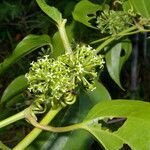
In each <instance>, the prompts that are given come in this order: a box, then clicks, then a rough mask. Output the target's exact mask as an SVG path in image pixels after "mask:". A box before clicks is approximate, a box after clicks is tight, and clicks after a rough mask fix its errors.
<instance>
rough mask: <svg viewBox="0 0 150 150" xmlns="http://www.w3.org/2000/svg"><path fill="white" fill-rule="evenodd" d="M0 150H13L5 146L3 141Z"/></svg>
mask: <svg viewBox="0 0 150 150" xmlns="http://www.w3.org/2000/svg"><path fill="white" fill-rule="evenodd" d="M0 149H2V150H11V149H10V148H9V147H7V146H6V145H5V144H3V143H2V142H1V141H0Z"/></svg>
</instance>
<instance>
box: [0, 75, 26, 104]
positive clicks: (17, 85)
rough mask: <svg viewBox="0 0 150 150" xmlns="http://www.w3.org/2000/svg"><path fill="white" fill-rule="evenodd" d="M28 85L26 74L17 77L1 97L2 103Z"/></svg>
mask: <svg viewBox="0 0 150 150" xmlns="http://www.w3.org/2000/svg"><path fill="white" fill-rule="evenodd" d="M27 86H28V82H27V79H26V78H25V76H24V75H21V76H19V77H17V78H16V79H14V80H13V81H12V82H11V83H10V84H9V85H8V87H7V88H6V89H5V91H4V93H3V95H2V98H1V103H4V102H7V101H9V100H10V99H12V98H13V97H14V96H16V95H17V94H19V93H21V92H22V91H23V90H25V89H26V88H27Z"/></svg>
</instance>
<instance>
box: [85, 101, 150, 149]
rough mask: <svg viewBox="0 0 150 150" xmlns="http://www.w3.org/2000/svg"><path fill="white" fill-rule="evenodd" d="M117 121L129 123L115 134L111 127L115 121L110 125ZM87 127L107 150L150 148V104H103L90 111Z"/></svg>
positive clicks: (127, 102)
mask: <svg viewBox="0 0 150 150" xmlns="http://www.w3.org/2000/svg"><path fill="white" fill-rule="evenodd" d="M113 118H125V119H126V120H125V121H124V122H123V123H122V124H121V125H120V126H119V128H118V129H117V130H115V131H113V130H112V129H111V128H110V127H108V125H109V126H112V125H113V122H112V123H109V121H110V120H112V119H113ZM102 122H103V123H102ZM104 123H105V124H104ZM84 125H85V126H84ZM84 125H83V126H84V128H85V129H86V130H88V131H89V132H90V133H91V134H93V135H94V136H95V137H96V138H97V140H98V141H99V142H100V143H101V144H102V145H103V147H104V148H105V149H107V150H119V149H121V148H123V146H124V145H127V146H128V147H130V148H131V149H132V150H148V149H150V144H149V141H150V104H149V103H147V102H142V101H134V100H132V101H131V100H113V101H110V102H104V103H99V104H97V105H96V106H94V107H93V108H92V109H91V110H90V112H89V114H88V115H87V118H86V119H85V120H84Z"/></svg>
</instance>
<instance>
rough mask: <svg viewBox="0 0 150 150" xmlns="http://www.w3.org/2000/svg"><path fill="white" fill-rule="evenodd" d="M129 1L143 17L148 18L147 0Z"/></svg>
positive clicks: (149, 13) (148, 2) (149, 2)
mask: <svg viewBox="0 0 150 150" xmlns="http://www.w3.org/2000/svg"><path fill="white" fill-rule="evenodd" d="M129 2H130V3H131V5H132V6H133V8H134V9H135V10H136V11H137V13H139V14H141V15H142V17H144V18H147V19H150V9H149V6H150V1H149V0H129Z"/></svg>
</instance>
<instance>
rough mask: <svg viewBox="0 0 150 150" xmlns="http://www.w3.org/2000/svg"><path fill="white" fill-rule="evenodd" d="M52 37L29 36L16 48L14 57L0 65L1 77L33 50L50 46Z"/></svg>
mask: <svg viewBox="0 0 150 150" xmlns="http://www.w3.org/2000/svg"><path fill="white" fill-rule="evenodd" d="M50 42H51V40H50V37H49V36H48V35H28V36H26V37H25V38H24V39H23V40H22V41H21V42H20V43H19V44H18V45H17V47H16V48H15V50H14V51H13V53H12V55H10V56H9V57H8V58H6V59H5V60H4V62H2V63H1V64H0V75H1V74H3V73H4V72H5V71H6V69H8V68H9V67H10V66H11V65H12V64H14V63H15V62H16V61H18V60H19V59H20V58H22V57H24V56H25V55H27V54H29V53H31V52H32V51H33V50H35V49H37V48H39V47H42V46H44V45H50Z"/></svg>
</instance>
